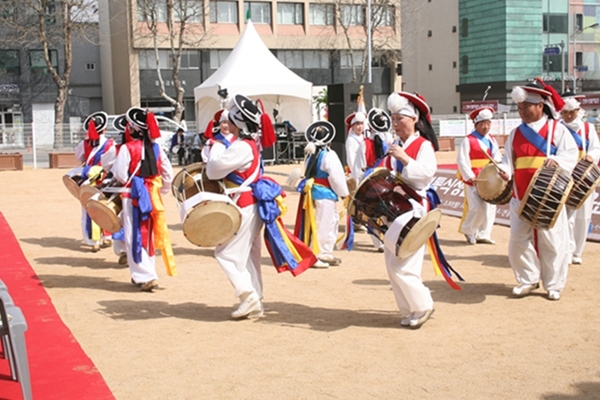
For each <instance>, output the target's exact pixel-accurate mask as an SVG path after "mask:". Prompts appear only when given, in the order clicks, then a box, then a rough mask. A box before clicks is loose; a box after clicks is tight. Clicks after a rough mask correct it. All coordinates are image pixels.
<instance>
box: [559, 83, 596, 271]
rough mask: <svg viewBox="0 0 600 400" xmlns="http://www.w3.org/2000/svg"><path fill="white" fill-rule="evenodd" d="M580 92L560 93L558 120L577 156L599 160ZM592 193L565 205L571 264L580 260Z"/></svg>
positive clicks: (589, 216)
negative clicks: (571, 205)
mask: <svg viewBox="0 0 600 400" xmlns="http://www.w3.org/2000/svg"><path fill="white" fill-rule="evenodd" d="M584 97H585V96H584V95H576V94H574V93H573V92H571V91H568V92H566V93H563V94H562V98H563V99H564V101H565V105H564V106H563V108H562V110H560V115H561V117H562V122H563V123H564V124H565V125H566V126H567V129H568V130H569V132H570V133H571V135H572V136H573V139H575V143H577V147H578V149H579V157H578V159H580V160H581V159H585V160H587V161H589V162H591V163H593V164H595V165H597V164H598V161H600V140H598V134H597V133H596V128H594V125H593V124H590V123H589V122H585V121H584V120H583V116H584V111H583V110H582V109H581V103H580V101H581V99H583V98H584ZM593 205H594V196H593V195H592V196H589V197H588V198H587V199H586V200H585V202H584V203H583V205H582V206H581V207H580V208H579V209H571V208H568V209H567V215H568V218H569V234H570V246H571V247H570V254H571V264H581V263H582V255H583V248H584V246H585V242H586V239H587V233H588V230H589V226H590V222H591V220H592V207H593Z"/></svg>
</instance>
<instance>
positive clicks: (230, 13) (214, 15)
mask: <svg viewBox="0 0 600 400" xmlns="http://www.w3.org/2000/svg"><path fill="white" fill-rule="evenodd" d="M210 22H211V23H213V24H237V22H238V12H237V3H236V2H235V1H211V2H210Z"/></svg>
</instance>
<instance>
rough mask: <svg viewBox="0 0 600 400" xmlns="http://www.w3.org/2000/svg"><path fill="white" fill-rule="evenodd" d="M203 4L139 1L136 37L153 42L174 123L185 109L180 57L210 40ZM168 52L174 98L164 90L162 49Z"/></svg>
mask: <svg viewBox="0 0 600 400" xmlns="http://www.w3.org/2000/svg"><path fill="white" fill-rule="evenodd" d="M207 11H208V10H207V9H205V8H204V1H203V0H137V12H138V14H139V15H138V19H137V20H138V21H140V22H139V24H138V26H137V29H136V35H138V37H140V38H147V39H150V40H151V42H152V47H153V49H154V54H155V59H156V74H157V77H158V82H159V93H160V96H161V97H162V98H163V99H165V100H167V101H168V102H169V103H171V104H172V105H173V107H174V109H175V115H174V119H175V120H176V121H180V120H181V117H182V114H183V111H184V106H183V98H184V94H185V88H184V87H183V84H182V81H181V79H180V78H179V73H180V68H181V56H182V54H183V52H184V50H185V49H194V48H198V47H200V45H201V44H203V43H206V42H208V41H209V40H210V34H209V31H208V30H207V29H206V28H205V27H204V24H203V21H204V15H205V13H206V12H207ZM163 48H167V49H168V51H169V64H170V67H171V71H172V72H171V77H172V80H173V87H174V89H175V96H169V94H167V91H166V90H165V81H164V79H163V75H162V74H163V71H162V70H161V62H160V52H159V50H160V49H163Z"/></svg>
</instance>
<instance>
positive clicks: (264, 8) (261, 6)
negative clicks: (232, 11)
mask: <svg viewBox="0 0 600 400" xmlns="http://www.w3.org/2000/svg"><path fill="white" fill-rule="evenodd" d="M248 10H250V13H248ZM244 15H247V16H249V17H250V19H251V20H252V22H254V23H255V24H270V23H271V3H263V2H258V1H251V2H249V1H245V2H244Z"/></svg>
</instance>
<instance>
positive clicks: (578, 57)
mask: <svg viewBox="0 0 600 400" xmlns="http://www.w3.org/2000/svg"><path fill="white" fill-rule="evenodd" d="M575 66H576V67H581V66H583V52H582V51H578V52H576V53H575Z"/></svg>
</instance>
